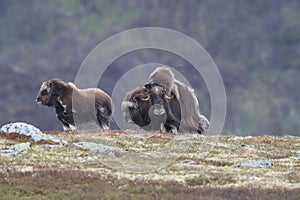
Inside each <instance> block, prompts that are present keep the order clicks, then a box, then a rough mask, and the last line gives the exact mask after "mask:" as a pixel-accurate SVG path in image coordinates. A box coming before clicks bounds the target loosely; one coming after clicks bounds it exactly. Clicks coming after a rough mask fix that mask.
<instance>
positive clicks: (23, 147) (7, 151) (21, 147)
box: [0, 142, 31, 155]
mask: <svg viewBox="0 0 300 200" xmlns="http://www.w3.org/2000/svg"><path fill="white" fill-rule="evenodd" d="M30 149H31V144H30V142H25V143H21V144H15V145H11V146H7V147H4V148H3V149H0V155H1V154H2V155H17V154H19V153H25V152H27V151H28V150H30Z"/></svg>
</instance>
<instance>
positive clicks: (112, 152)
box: [73, 142, 128, 157]
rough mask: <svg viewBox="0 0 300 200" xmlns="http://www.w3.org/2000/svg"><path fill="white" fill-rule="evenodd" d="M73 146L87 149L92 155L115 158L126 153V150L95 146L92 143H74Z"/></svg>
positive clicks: (102, 145) (101, 145)
mask: <svg viewBox="0 0 300 200" xmlns="http://www.w3.org/2000/svg"><path fill="white" fill-rule="evenodd" d="M73 145H75V146H77V147H80V148H83V149H88V150H89V151H90V152H91V153H92V154H93V155H98V154H104V155H108V156H115V157H116V156H118V154H119V153H121V152H126V151H128V150H127V149H123V148H119V147H114V146H108V145H104V144H96V143H92V142H76V143H73Z"/></svg>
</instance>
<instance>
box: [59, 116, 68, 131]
mask: <svg viewBox="0 0 300 200" xmlns="http://www.w3.org/2000/svg"><path fill="white" fill-rule="evenodd" d="M56 117H57V119H58V120H59V121H61V123H62V124H63V129H64V131H68V130H70V129H71V128H70V126H69V124H68V123H66V122H65V120H64V119H63V117H62V116H61V115H58V114H56Z"/></svg>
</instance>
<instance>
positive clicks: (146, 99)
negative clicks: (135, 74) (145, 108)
mask: <svg viewBox="0 0 300 200" xmlns="http://www.w3.org/2000/svg"><path fill="white" fill-rule="evenodd" d="M141 99H142V100H143V101H149V99H150V95H148V96H147V97H146V98H143V97H141Z"/></svg>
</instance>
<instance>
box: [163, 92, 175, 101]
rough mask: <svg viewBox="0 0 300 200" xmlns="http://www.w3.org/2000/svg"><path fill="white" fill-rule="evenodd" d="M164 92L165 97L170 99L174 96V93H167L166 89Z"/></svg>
mask: <svg viewBox="0 0 300 200" xmlns="http://www.w3.org/2000/svg"><path fill="white" fill-rule="evenodd" d="M164 93H165V97H166V99H168V100H171V99H173V98H174V94H171V95H169V94H168V92H167V91H165V92H164Z"/></svg>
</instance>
